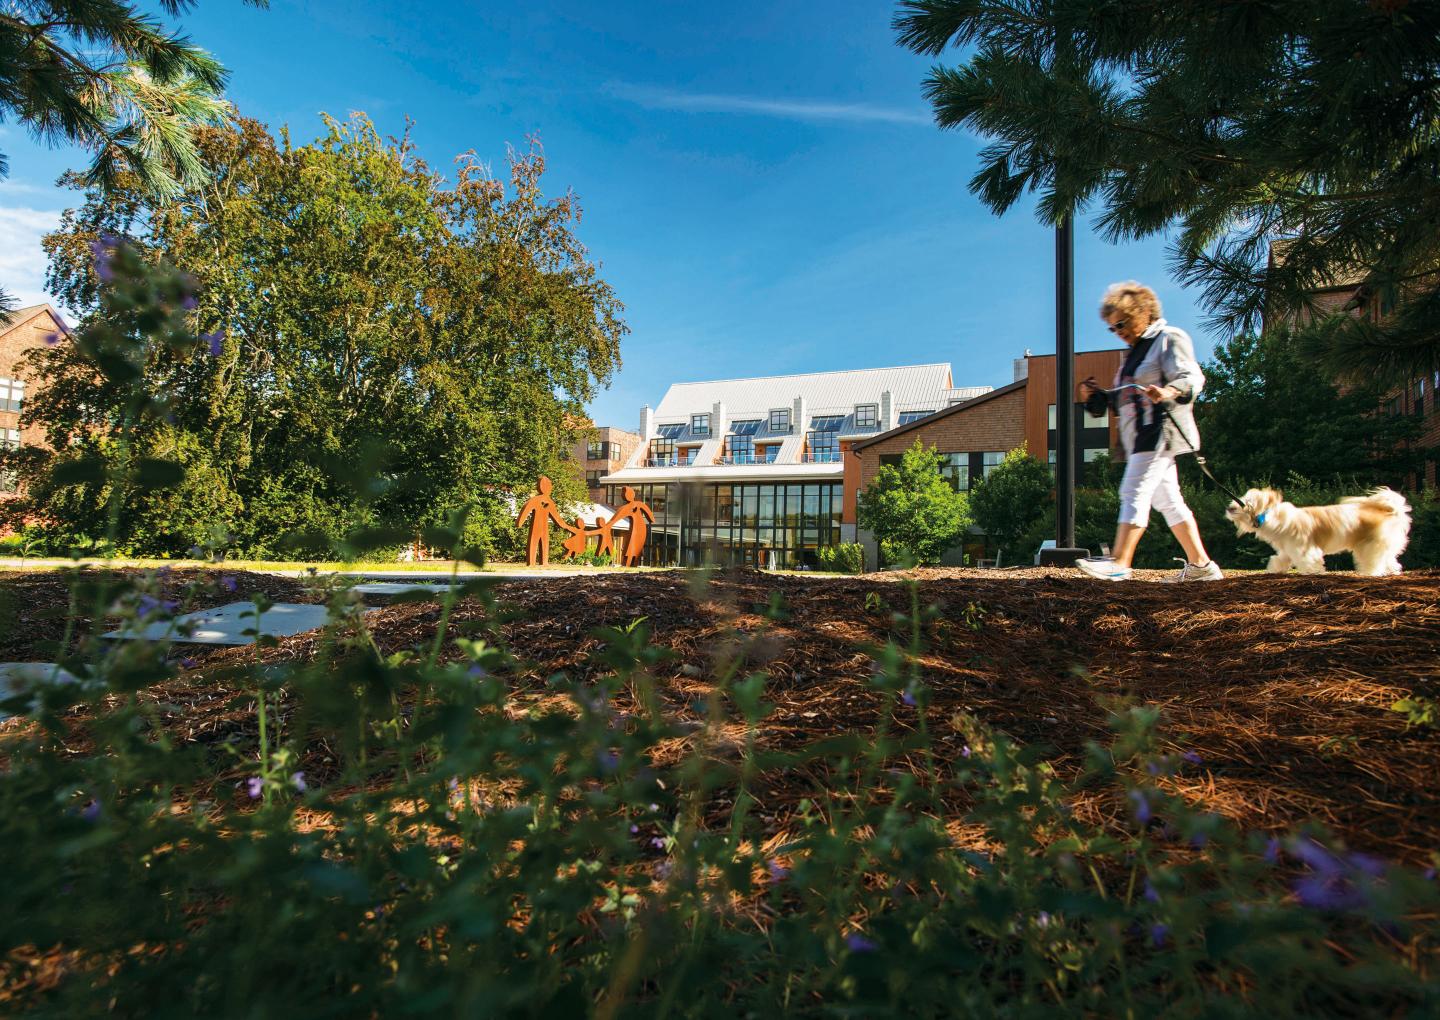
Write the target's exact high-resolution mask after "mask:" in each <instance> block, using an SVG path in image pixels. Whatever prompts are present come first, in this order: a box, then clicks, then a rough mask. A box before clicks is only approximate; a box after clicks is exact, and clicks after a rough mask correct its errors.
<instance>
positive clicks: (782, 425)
mask: <svg viewBox="0 0 1440 1020" xmlns="http://www.w3.org/2000/svg"><path fill="white" fill-rule="evenodd" d="M770 431H771V432H773V433H774V434H776V435H787V436H788V435H789V434H790V408H788V407H775V408H771V409H770Z"/></svg>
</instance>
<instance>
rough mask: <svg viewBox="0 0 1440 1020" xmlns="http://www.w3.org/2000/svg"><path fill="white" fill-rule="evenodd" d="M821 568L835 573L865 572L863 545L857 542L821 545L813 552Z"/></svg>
mask: <svg viewBox="0 0 1440 1020" xmlns="http://www.w3.org/2000/svg"><path fill="white" fill-rule="evenodd" d="M815 556H816V559H818V560H819V561H820V569H821V570H830V571H834V572H835V573H837V574H863V573H864V572H865V547H864V546H862V545H861V544H860V543H859V542H841V543H839V544H838V545H822V546H821V547H820V548H819V549H818V550H817V551H816V553H815Z"/></svg>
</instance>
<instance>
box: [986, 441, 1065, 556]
mask: <svg viewBox="0 0 1440 1020" xmlns="http://www.w3.org/2000/svg"><path fill="white" fill-rule="evenodd" d="M1054 490H1055V480H1054V478H1052V477H1051V476H1050V468H1049V467H1047V466H1046V465H1044V464H1042V463H1040V461H1038V460H1036V459H1035V458H1034V457H1032V456H1030V454H1029V453H1027V452H1026V449H1025V446H1024V445H1023V444H1022V445H1020V446H1018V447H1016V448H1015V449H1013V450H1011V451H1010V452H1009V453H1007V454H1006V455H1005V459H1004V460H1002V461H1001V462H1000V463H999V464H997V465H995V467H993V468H991V470H990V473H989V474H988V475H986V476H985V477H984V478H982V479H980V480H979V481H978V482H976V483H975V485H974V486H973V487H972V488H971V490H970V512H971V513H972V514H973V515H974V517H975V523H976V524H978V525H979V526H980V528H981V530H982V531H984V532H985V534H987V535H989V536H990V538H991V539H993V540H994V542H995V544H996V547H997V548H998V549H1000V550H1002V551H1004V552H1010V553H1012V554H1013V553H1014V552H1015V548H1016V544H1017V543H1018V542H1019V541H1020V538H1021V536H1022V535H1024V534H1026V533H1027V532H1029V531H1030V530H1031V529H1032V528H1034V526H1035V522H1036V521H1038V520H1040V518H1041V517H1043V516H1044V515H1045V510H1046V508H1047V507H1049V506H1050V505H1051V504H1052V503H1053V502H1054Z"/></svg>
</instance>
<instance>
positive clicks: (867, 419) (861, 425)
mask: <svg viewBox="0 0 1440 1020" xmlns="http://www.w3.org/2000/svg"><path fill="white" fill-rule="evenodd" d="M878 424H880V405H879V404H856V405H855V427H856V428H857V429H873V428H874V427H875V426H876V425H878Z"/></svg>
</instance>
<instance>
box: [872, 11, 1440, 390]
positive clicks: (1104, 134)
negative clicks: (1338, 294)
mask: <svg viewBox="0 0 1440 1020" xmlns="http://www.w3.org/2000/svg"><path fill="white" fill-rule="evenodd" d="M895 24H896V28H897V31H898V33H899V38H900V42H901V43H902V44H903V45H905V46H907V47H909V48H910V49H912V50H914V51H916V52H920V53H926V54H931V55H936V56H938V55H939V54H941V53H942V52H944V51H945V50H946V49H947V48H948V47H950V46H951V45H957V46H961V47H965V48H966V57H967V59H966V60H965V62H964V63H963V64H961V65H960V66H954V67H946V66H937V67H935V68H934V69H933V70H932V71H931V73H930V75H929V77H928V79H927V80H926V82H925V86H924V88H925V93H926V95H927V96H928V98H929V99H930V101H931V103H932V104H933V107H934V110H935V117H936V120H937V122H938V123H939V124H940V125H941V126H942V127H947V128H953V127H960V126H965V127H968V128H970V129H972V130H974V131H976V132H977V133H979V134H980V135H982V136H984V137H986V138H988V139H991V140H992V144H990V145H989V146H988V147H987V148H986V149H985V150H984V151H983V152H982V154H981V167H980V169H979V171H978V172H977V173H976V174H975V176H974V178H973V179H972V180H971V182H970V187H971V190H972V191H974V192H975V193H976V194H978V195H979V196H980V197H981V199H982V200H983V201H984V202H985V203H986V204H987V205H988V206H989V207H990V208H991V209H993V210H994V211H995V212H997V213H999V212H1003V211H1005V210H1006V209H1008V208H1010V207H1011V206H1012V205H1014V204H1015V202H1017V201H1018V200H1019V199H1020V198H1021V196H1022V195H1024V194H1025V193H1026V192H1030V191H1038V192H1039V193H1040V211H1041V215H1042V216H1043V217H1044V218H1045V219H1046V220H1048V221H1055V220H1056V219H1058V218H1061V217H1064V216H1066V215H1068V214H1069V213H1070V212H1071V211H1072V210H1084V209H1086V208H1087V207H1098V211H1099V224H1100V226H1101V228H1102V229H1103V230H1104V231H1105V233H1106V234H1107V235H1108V236H1109V237H1110V238H1111V239H1113V240H1121V239H1127V238H1136V237H1143V236H1147V235H1151V234H1155V233H1158V232H1162V231H1170V230H1172V229H1173V230H1174V231H1175V240H1174V244H1173V258H1174V263H1175V267H1176V271H1177V273H1178V275H1179V276H1180V278H1181V279H1182V280H1184V281H1186V282H1189V283H1193V284H1198V285H1199V286H1201V287H1202V288H1203V295H1204V300H1205V301H1206V303H1207V304H1208V305H1209V307H1210V308H1211V309H1213V310H1214V312H1215V313H1216V316H1217V319H1218V321H1219V322H1221V323H1223V324H1224V325H1225V326H1227V327H1228V331H1229V332H1232V333H1233V332H1237V331H1240V330H1242V329H1253V328H1256V327H1258V325H1259V323H1260V320H1261V318H1262V316H1263V317H1265V318H1267V319H1271V320H1272V321H1273V320H1274V319H1275V318H1285V319H1288V320H1292V321H1309V319H1310V317H1311V316H1312V315H1314V316H1317V317H1318V318H1319V320H1320V321H1319V324H1318V327H1317V328H1316V329H1315V331H1314V332H1313V334H1312V337H1311V339H1312V340H1314V341H1315V343H1316V345H1317V346H1318V348H1319V350H1320V351H1321V353H1323V354H1324V355H1325V356H1326V357H1327V358H1328V361H1329V367H1330V368H1331V369H1332V370H1335V371H1341V372H1344V373H1345V374H1347V375H1348V376H1349V377H1351V378H1370V377H1373V376H1374V375H1375V374H1376V373H1383V374H1384V376H1385V378H1387V379H1388V380H1389V381H1391V382H1399V381H1403V380H1405V379H1407V378H1409V377H1410V376H1412V375H1416V374H1428V373H1430V372H1432V371H1435V370H1436V369H1440V229H1437V228H1440V130H1437V127H1436V125H1437V123H1440V0H1370V2H1361V0H1167V2H1165V3H1114V2H1110V0H1019V2H1015V0H902V2H901V3H900V5H899V11H898V13H897V15H896V18H895ZM1276 241H1283V242H1284V244H1283V246H1281V247H1280V248H1278V249H1276V248H1273V247H1272V246H1273V243H1274V242H1276ZM1272 253H1274V254H1275V255H1277V256H1278V257H1275V258H1272V257H1271V256H1272ZM1347 281H1362V282H1363V289H1362V293H1361V300H1362V301H1366V300H1368V301H1369V302H1372V303H1373V308H1374V310H1375V312H1376V314H1375V315H1372V316H1349V315H1347V316H1328V315H1325V314H1323V313H1322V311H1321V309H1320V308H1318V306H1317V305H1316V303H1315V295H1316V292H1317V291H1319V290H1321V289H1322V288H1325V287H1328V286H1332V285H1335V284H1340V283H1345V282H1347ZM1382 310H1383V311H1385V312H1386V314H1385V315H1383V316H1381V315H1379V312H1381V311H1382Z"/></svg>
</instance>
